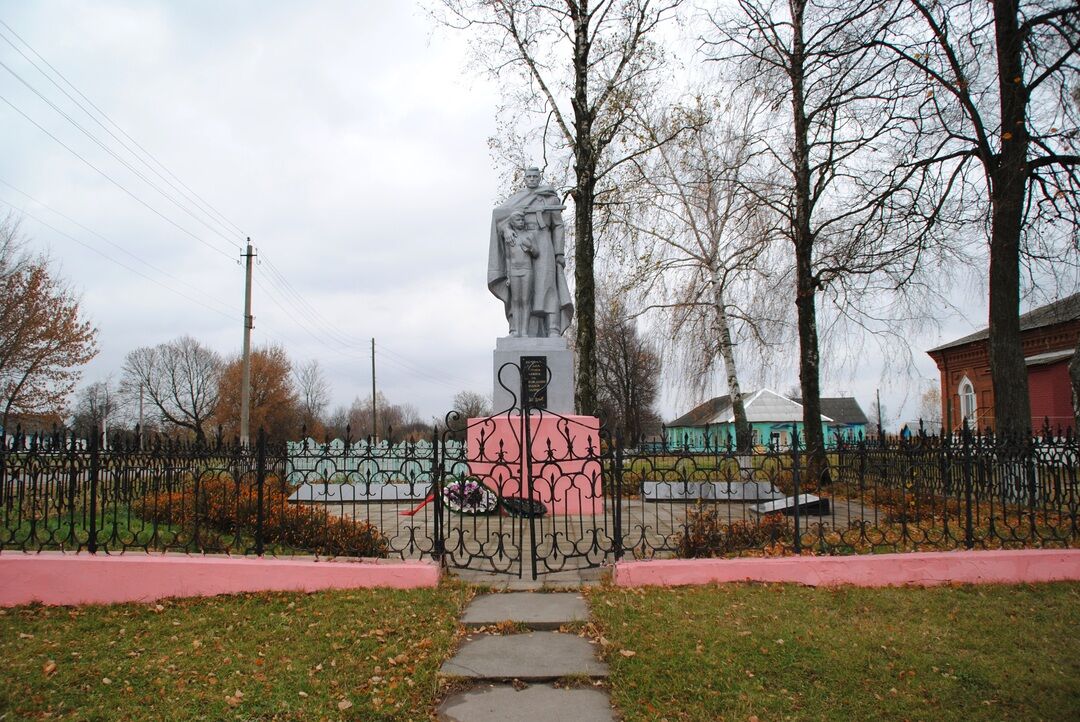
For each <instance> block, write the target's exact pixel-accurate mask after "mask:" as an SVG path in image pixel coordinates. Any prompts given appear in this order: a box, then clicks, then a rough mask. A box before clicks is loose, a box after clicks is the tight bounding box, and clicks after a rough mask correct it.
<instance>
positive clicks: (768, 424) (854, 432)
mask: <svg viewBox="0 0 1080 722" xmlns="http://www.w3.org/2000/svg"><path fill="white" fill-rule="evenodd" d="M743 399H744V402H743V403H744V404H745V406H746V416H747V419H748V420H749V421H750V426H751V429H752V430H753V432H752V433H753V443H754V446H756V447H765V446H774V447H776V448H780V449H786V448H789V447H790V446H791V439H792V432H793V431H795V432H797V433H798V434H799V436H800V438H801V437H802V436H803V420H802V418H803V407H802V404H800V403H799V402H798V401H796V400H794V399H789V398H787V397H786V396H781V395H780V394H778V393H776V392H775V391H770V390H769V389H762V390H761V391H757V392H755V393H752V394H746V395H744V396H743ZM821 411H822V414H821V430H822V433H823V434H824V435H825V439H826V444H828V445H829V446H833V445H835V443H836V440H837V439H838V438H840V437H847V438H852V439H854V438H859V437H860V436H861V435H864V434H865V433H866V424H867V419H866V414H864V413H863V411H862V409H861V408H860V407H859V404H858V402H857V401H855V399H853V398H847V397H840V398H828V399H825V398H823V399H821ZM664 433H665V436H664V438H665V441H666V442H667V444H668V446H669V447H676V448H686V449H688V450H690V451H702V450H704V449H706V448H708V449H716V448H718V447H719V448H721V449H722V448H726V447H727V446H728V444H729V443H730V444H731V446H733V447H734V445H735V412H734V410H733V409H732V407H731V397H730V396H728V395H725V396H717V397H716V398H714V399H710V400H708V401H706V402H705V403H703V404H701V405H700V406H697V407H695V408H694V409H693V410H691V411H690V412H689V413H686V414H684V415H683V416H680V417H679V418H677V419H675V420H674V421H672V422H671V423H670V424H668V425H667V427H666V428H665V432H664Z"/></svg>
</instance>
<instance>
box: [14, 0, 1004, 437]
mask: <svg viewBox="0 0 1080 722" xmlns="http://www.w3.org/2000/svg"><path fill="white" fill-rule="evenodd" d="M0 20H3V21H4V22H5V23H7V25H9V26H10V28H11V29H12V30H13V31H14V32H15V33H18V35H19V36H21V38H22V39H23V40H25V41H26V42H27V43H28V44H29V46H31V47H32V48H33V50H35V51H37V52H38V53H40V55H41V56H42V57H43V58H44V59H45V60H46V61H48V63H50V64H51V65H52V66H53V67H54V68H55V69H56V70H58V71H59V72H60V73H62V74H63V75H64V76H65V77H66V78H67V80H68V81H70V83H71V84H72V85H73V86H74V87H75V88H77V89H78V90H79V91H81V92H82V93H83V94H85V96H86V97H87V98H89V100H90V101H92V102H93V103H94V104H95V105H96V106H98V107H99V108H100V109H101V110H102V111H104V112H105V113H106V114H107V115H108V116H109V118H111V119H112V121H114V122H115V123H116V124H117V125H118V126H119V127H120V128H122V129H123V130H124V131H125V132H127V133H128V134H129V135H130V136H131V138H133V139H134V140H135V141H137V142H138V143H139V144H140V145H141V146H142V147H143V148H145V149H147V150H148V151H149V152H150V153H152V154H153V156H154V157H155V158H156V159H157V160H158V161H159V162H160V163H161V164H162V165H163V166H164V167H165V168H167V169H168V171H170V172H171V173H173V174H175V176H176V178H178V179H179V180H180V181H182V182H183V184H185V186H186V187H187V188H189V189H191V191H193V192H194V193H196V194H198V196H199V197H201V198H202V199H204V200H205V202H206V203H207V204H209V206H212V208H213V209H214V211H209V212H207V213H204V212H203V211H201V210H199V209H198V208H197V207H196V204H195V202H194V201H187V200H183V199H180V200H181V204H182V206H183V208H181V207H178V206H177V205H175V204H173V203H172V202H170V201H169V200H167V199H166V198H165V197H164V196H163V195H162V194H160V193H158V192H157V191H156V190H154V188H152V187H151V186H149V185H148V184H147V183H146V182H144V181H143V180H142V179H140V178H139V177H138V176H137V175H135V174H134V173H133V172H132V171H131V170H129V169H128V168H125V167H124V165H122V164H121V163H120V162H119V161H118V160H117V159H115V158H113V157H112V156H110V155H109V153H107V152H106V151H105V150H103V149H102V148H101V147H99V146H98V145H97V144H95V142H94V141H93V140H92V139H90V138H88V137H87V135H85V134H84V133H83V132H81V131H80V130H79V129H78V128H76V127H75V126H74V125H72V124H71V123H70V122H68V121H67V120H66V119H65V118H64V117H63V115H61V114H60V113H59V112H57V110H55V109H53V108H52V107H50V106H49V105H48V104H47V103H46V102H45V101H44V100H43V99H41V98H40V97H38V95H36V94H35V92H34V91H35V90H36V91H37V92H40V93H41V94H42V95H44V96H45V97H46V98H48V99H49V100H50V101H51V102H53V103H55V104H56V105H57V106H58V107H59V108H60V109H61V110H62V111H63V112H65V113H67V114H68V115H70V116H71V118H72V119H73V120H75V121H76V122H77V123H78V124H79V125H81V126H82V127H83V128H85V129H86V130H87V131H88V132H89V134H90V135H92V136H94V137H95V138H98V139H99V140H100V141H101V142H103V143H104V144H106V145H108V146H109V147H110V148H112V149H113V150H114V152H116V153H117V154H118V155H120V156H121V157H122V158H123V159H124V160H125V161H127V162H129V163H131V164H132V165H133V166H134V167H136V169H137V170H139V171H140V173H142V174H143V175H144V176H146V177H147V178H149V179H150V180H152V181H153V182H154V183H155V184H156V185H158V186H159V187H161V188H163V189H164V190H166V191H168V193H169V194H170V195H172V196H174V197H177V193H176V191H174V190H173V189H171V188H169V187H168V186H166V184H165V182H164V181H163V180H162V179H161V178H160V177H158V176H157V175H154V174H152V173H151V172H150V171H149V170H147V169H146V168H145V167H143V166H139V165H137V164H136V163H135V162H134V161H133V160H132V159H131V156H129V155H127V154H126V152H125V151H123V150H122V149H121V148H120V145H119V144H118V143H117V142H115V141H114V140H113V139H112V138H110V137H109V136H108V134H107V133H106V131H105V130H104V129H103V128H102V127H101V126H99V125H97V124H95V122H94V121H92V120H90V119H89V118H88V116H87V115H86V114H84V113H83V111H82V110H80V109H79V108H78V107H77V106H76V105H75V104H74V103H73V102H72V101H71V100H69V99H68V98H66V97H64V95H63V93H61V91H60V90H59V89H58V88H57V87H56V86H54V85H53V84H52V83H51V82H50V81H49V80H47V79H46V77H45V76H43V75H42V74H41V73H40V72H39V71H38V70H37V69H35V67H34V66H33V65H32V64H31V63H30V62H29V61H28V60H27V59H26V58H24V57H23V56H22V55H21V54H20V53H19V52H18V51H17V50H16V49H15V48H14V47H13V46H12V45H11V44H8V43H7V42H6V41H5V40H2V39H0V61H2V62H3V63H4V65H6V66H7V67H8V68H10V71H9V70H6V69H4V68H0V97H2V99H3V100H0V137H2V138H3V141H2V145H0V149H2V152H0V213H3V212H5V211H7V210H8V209H9V208H10V207H14V208H15V209H16V211H17V212H18V213H19V214H22V215H23V226H22V228H23V231H24V233H25V235H26V236H27V237H28V238H29V239H30V240H31V241H32V243H33V245H34V247H37V248H42V249H47V250H48V251H49V252H50V253H51V255H52V256H53V257H54V258H55V259H57V260H58V261H60V262H61V264H62V268H63V273H64V275H65V276H66V277H67V278H68V279H69V280H70V281H71V282H72V284H73V285H74V286H75V287H76V288H77V289H78V290H79V291H80V292H81V294H82V297H83V309H84V312H85V313H86V314H88V316H89V317H90V318H91V319H92V321H93V322H94V324H95V325H96V326H97V327H98V329H99V334H100V335H99V343H100V348H101V353H100V355H99V356H98V357H97V358H96V359H95V360H94V361H93V362H92V363H91V364H90V365H89V366H88V367H87V369H86V372H85V374H84V376H83V379H84V381H85V382H91V381H96V380H99V379H102V378H105V377H106V376H108V375H110V374H112V375H113V376H114V377H115V376H118V375H119V369H120V367H121V364H122V362H123V358H124V356H125V354H126V353H127V352H128V351H130V350H131V349H133V348H135V347H138V346H143V345H150V344H157V343H160V342H162V341H167V340H170V339H173V338H175V337H177V336H180V335H182V334H190V335H192V336H195V337H197V338H198V339H200V340H201V341H203V342H205V343H206V344H208V345H210V346H212V347H213V348H215V349H217V350H218V351H220V352H222V353H224V354H229V355H231V354H235V353H237V352H238V351H239V348H240V344H241V334H242V313H243V269H242V267H241V266H240V265H239V257H240V253H241V252H242V247H241V240H242V238H243V237H244V236H248V235H249V236H250V237H251V238H252V240H253V243H254V244H255V246H256V249H257V253H258V254H259V256H260V258H259V260H260V264H259V265H258V266H257V268H256V273H255V277H256V286H255V290H254V313H255V332H254V336H253V338H254V341H255V343H256V344H261V343H266V342H279V343H281V344H283V345H284V346H285V347H286V349H287V350H288V353H289V356H290V357H291V358H292V359H293V360H294V362H298V363H300V362H304V361H307V360H309V359H312V358H317V359H319V360H320V362H322V364H323V365H324V367H325V369H326V373H327V377H328V380H329V381H330V383H331V385H332V387H333V403H334V404H335V405H336V404H347V403H348V402H349V401H350V400H351V399H352V398H353V397H355V396H357V395H359V396H366V395H367V394H369V393H370V389H371V369H370V356H369V353H370V346H369V344H370V339H371V338H372V337H375V339H376V348H377V352H378V353H377V361H378V386H379V389H380V391H382V392H384V393H385V394H386V395H387V396H388V397H389V398H390V399H391V400H392V401H394V402H407V403H411V404H413V405H414V406H416V407H417V408H418V409H419V411H420V412H421V415H422V417H423V418H425V419H430V418H432V417H434V416H436V415H437V416H439V417H441V416H442V415H443V414H444V413H445V411H446V410H447V409H448V408H449V406H450V400H451V398H452V397H453V395H454V394H455V393H456V392H457V391H460V390H463V389H472V390H477V391H481V392H484V393H490V389H491V367H492V360H491V353H492V349H493V348H494V342H495V338H496V337H497V336H499V335H505V333H506V322H505V320H504V319H503V317H502V305H501V303H500V302H499V301H497V300H496V299H495V298H494V297H492V296H491V295H490V294H489V293H488V291H487V289H486V286H485V274H486V263H487V236H488V228H489V223H490V212H491V208H492V206H493V204H494V203H495V202H496V200H497V199H498V198H500V197H502V196H505V195H506V194H507V192H508V191H509V190H511V189H506V188H500V187H499V180H498V173H497V172H496V168H495V167H494V164H493V161H492V159H491V157H490V155H489V152H488V143H487V141H488V138H489V136H491V135H492V133H493V132H494V130H495V125H494V114H495V106H496V102H497V98H498V94H497V92H496V89H495V88H493V87H492V86H491V85H490V84H489V83H488V82H487V81H486V80H485V79H483V78H478V77H474V76H473V75H471V74H470V73H469V72H468V71H467V68H466V52H465V43H464V40H465V38H464V37H462V36H460V35H457V34H452V33H450V32H448V31H445V30H442V29H438V28H435V27H434V26H433V25H432V23H431V21H430V20H429V19H428V18H427V17H426V16H425V14H424V13H423V11H422V9H420V8H419V7H418V6H417V5H415V4H413V3H410V2H406V1H404V0H402V1H397V0H395V1H393V2H390V1H386V2H374V1H366V2H357V1H355V0H354V1H352V2H321V1H308V2H269V1H267V0H259V1H258V2H224V3H223V2H193V1H191V0H184V1H183V2H179V1H176V2H152V1H150V0H132V1H131V2H122V1H119V0H116V1H109V0H94V2H83V3H80V2H40V3H28V2H22V1H20V0H0ZM0 35H3V36H4V37H7V38H9V39H11V40H12V41H13V42H14V43H15V45H16V46H18V48H19V49H21V50H22V51H23V52H24V53H26V54H27V55H28V56H29V57H30V58H31V59H33V60H34V61H35V62H36V63H37V64H38V65H40V66H42V67H45V66H44V65H43V63H42V61H41V60H40V59H39V58H38V57H36V56H35V55H34V54H33V52H31V51H30V50H29V49H28V48H27V47H26V46H24V45H22V44H21V43H19V41H18V40H17V39H16V38H15V37H14V36H12V34H11V32H10V31H9V30H8V28H6V27H4V26H2V25H0ZM46 69H47V68H46ZM11 71H13V72H14V74H13V73H12V72H11ZM15 74H17V75H18V76H20V77H21V78H22V79H23V81H25V83H26V84H24V82H22V81H20V80H19V79H18V78H17V77H16V75H15ZM58 82H60V83H61V85H63V83H62V81H58ZM27 84H29V86H32V88H33V89H31V88H30V87H27ZM64 88H65V89H66V90H67V91H68V92H69V93H71V94H72V95H75V91H73V90H72V89H71V88H68V87H66V86H64ZM75 97H78V96H77V95H75ZM82 102H83V103H84V104H85V103H86V101H82ZM20 111H21V113H25V115H26V116H28V117H24V116H23V115H22V114H21V113H20ZM34 123H37V124H39V125H40V126H41V127H40V128H39V127H36V126H35V125H34ZM106 125H107V126H108V123H106ZM110 130H112V131H113V132H114V133H116V134H117V135H120V133H119V131H117V130H116V129H115V128H112V127H111V126H110ZM49 134H52V135H53V136H55V138H53V137H50V135H49ZM62 144H66V145H67V146H68V148H70V150H69V149H68V148H65V147H64V145H62ZM76 153H77V154H78V156H81V157H82V159H85V160H81V159H80V158H79V157H78V156H77V155H75V154H76ZM95 167H96V169H98V170H95ZM99 170H100V172H99ZM158 170H159V171H160V170H161V169H158ZM103 173H104V175H103ZM162 174H163V175H164V172H163V171H162ZM106 176H108V177H106ZM166 177H169V176H166ZM110 179H111V180H110ZM170 181H171V182H172V183H173V184H174V185H178V183H177V181H174V180H172V179H171V178H170ZM125 189H126V190H125ZM187 192H188V191H186V190H185V193H187ZM129 193H130V194H129ZM23 194H26V195H23ZM132 195H134V196H135V197H136V198H137V199H138V200H137V199H136V198H133V197H132ZM28 196H29V197H28ZM31 197H32V198H33V199H34V200H31ZM41 204H45V205H44V206H43V205H41ZM144 204H145V205H144ZM45 206H48V208H46V207H45ZM147 206H149V208H148V207H147ZM151 208H152V209H153V210H151ZM185 208H186V209H187V210H184V209H185ZM50 209H51V210H50ZM155 211H156V212H155ZM188 211H190V213H189V212H188ZM57 212H59V213H62V214H64V215H65V216H67V218H64V217H63V216H61V215H58V214H57ZM215 212H216V213H220V217H211V216H213V215H214V213H215ZM159 213H160V214H161V215H158V214H159ZM162 216H165V217H166V218H168V219H170V220H171V222H170V221H169V220H165V219H163V218H162ZM45 224H48V225H45ZM174 224H175V225H174ZM178 226H179V227H178ZM65 234H66V235H65ZM96 234H99V235H96ZM117 262H119V263H117ZM121 264H123V265H121ZM598 273H599V274H602V273H603V270H602V269H599V270H598ZM279 274H280V275H279ZM281 277H283V278H284V282H283V281H282V279H281ZM286 283H287V286H286ZM957 293H958V301H959V302H960V303H961V305H962V306H963V308H964V309H965V311H966V317H965V316H955V315H954V316H952V317H948V318H943V319H942V320H943V324H944V325H943V328H942V330H941V332H940V333H938V332H933V331H931V332H928V333H927V335H926V337H924V338H916V339H912V343H913V346H914V348H915V350H916V352H915V358H916V369H915V370H914V374H915V376H916V377H919V376H921V377H925V378H927V379H935V380H936V378H937V372H936V369H935V367H934V364H933V362H932V361H931V360H930V359H929V357H927V356H926V355H925V354H923V353H922V352H921V350H922V349H925V348H929V347H931V346H933V345H936V343H937V342H939V341H943V340H949V339H951V338H954V337H957V336H960V335H963V334H965V333H969V332H971V331H973V330H976V329H977V328H981V327H983V326H985V322H984V318H985V301H984V300H983V298H982V295H983V294H982V291H981V290H980V289H958V291H957ZM298 297H299V298H298ZM300 299H302V300H300ZM669 381H670V382H669V383H668V388H667V391H666V392H665V396H664V399H663V401H662V403H661V411H662V415H663V416H664V417H665V418H666V419H670V418H673V417H674V416H676V415H679V414H681V413H683V412H684V411H685V410H686V408H685V407H686V406H687V405H688V404H689V403H690V402H691V401H692V399H687V398H686V397H685V395H680V394H677V393H676V392H675V388H676V387H677V386H678V384H677V380H669ZM794 382H795V377H794V375H792V377H791V379H790V380H788V381H787V382H786V383H781V382H780V381H779V380H778V381H777V382H776V384H775V385H776V386H778V388H777V390H778V391H781V392H782V391H784V390H786V388H787V387H788V386H790V384H791V383H794ZM879 386H880V387H881V389H882V398H883V401H884V403H885V406H886V407H887V409H888V410H889V411H890V412H891V414H892V415H894V416H899V415H901V414H905V418H908V417H910V416H912V415H913V414H915V413H916V411H915V408H916V404H915V402H914V401H912V402H910V403H909V405H908V407H907V409H905V410H901V403H902V400H903V399H904V398H905V394H907V393H908V392H909V391H913V390H914V387H915V386H917V380H915V381H912V380H901V381H892V382H890V381H889V379H883V378H882V373H881V365H880V363H878V362H877V361H876V360H875V359H874V358H873V354H868V357H867V358H866V359H865V363H861V364H858V365H857V366H856V367H855V368H850V367H849V368H846V369H843V370H840V371H836V372H833V373H831V374H830V375H829V376H828V377H827V378H826V379H825V383H824V385H823V394H824V395H836V394H839V393H842V392H847V393H851V394H854V395H855V396H856V397H857V398H858V400H859V402H860V403H861V404H862V405H863V408H864V409H866V410H867V411H868V412H869V407H870V402H871V401H872V400H873V394H874V389H875V388H877V387H879ZM718 391H719V392H723V389H722V388H719V387H718Z"/></svg>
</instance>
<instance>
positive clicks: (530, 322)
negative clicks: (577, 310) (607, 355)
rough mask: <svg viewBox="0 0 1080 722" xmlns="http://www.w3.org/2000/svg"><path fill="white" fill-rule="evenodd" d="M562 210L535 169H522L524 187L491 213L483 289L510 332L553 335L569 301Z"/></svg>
mask: <svg viewBox="0 0 1080 722" xmlns="http://www.w3.org/2000/svg"><path fill="white" fill-rule="evenodd" d="M565 208H566V206H564V205H563V204H562V203H560V202H559V197H558V195H557V194H556V193H555V190H554V189H553V188H552V187H551V186H542V185H540V170H539V169H538V168H526V169H525V187H524V188H523V189H521V190H520V191H518V192H517V193H515V194H514V195H512V196H510V198H509V199H507V201H506V202H505V203H503V204H502V205H500V206H498V207H497V208H496V209H495V211H494V212H493V213H492V216H491V238H490V243H489V246H488V275H487V282H488V289H489V290H490V291H491V292H492V293H493V294H495V296H497V297H498V298H499V299H500V300H501V301H502V302H503V305H504V307H505V311H506V320H507V321H508V322H509V324H510V335H511V336H518V337H520V336H529V337H534V338H535V337H557V336H561V335H562V333H563V331H565V330H566V329H567V327H569V325H570V320H571V319H572V318H573V316H574V304H573V301H572V300H571V297H570V291H569V289H568V288H567V285H566V271H565V266H566V260H565V257H564V247H563V236H564V229H563V218H562V212H563V210H564V209H565Z"/></svg>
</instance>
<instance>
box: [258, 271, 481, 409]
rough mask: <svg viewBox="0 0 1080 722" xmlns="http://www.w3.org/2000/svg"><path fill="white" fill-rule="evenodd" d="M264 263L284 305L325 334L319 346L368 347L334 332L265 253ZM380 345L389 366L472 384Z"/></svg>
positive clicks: (445, 382)
mask: <svg viewBox="0 0 1080 722" xmlns="http://www.w3.org/2000/svg"><path fill="white" fill-rule="evenodd" d="M263 260H264V262H265V263H266V264H267V266H268V268H269V269H270V271H271V275H270V276H267V277H266V280H267V281H269V282H270V283H272V284H274V285H275V286H276V287H277V288H278V289H279V290H280V291H281V296H282V299H283V300H284V302H286V303H289V305H290V306H292V307H293V308H294V309H295V310H296V311H297V312H298V313H299V314H300V315H301V316H303V317H305V318H306V319H308V320H309V321H310V322H311V325H312V326H313V327H318V328H319V330H320V331H321V332H322V334H321V335H322V337H323V338H322V339H320V343H322V344H325V345H327V346H332V345H333V344H336V345H338V346H340V347H342V348H346V349H359V348H366V347H367V343H366V342H365V343H364V344H362V345H361V344H359V343H355V342H352V341H351V340H350V338H349V337H348V336H346V335H344V334H342V333H341V332H339V331H337V330H336V329H334V328H333V327H332V326H331V325H330V323H329V322H327V321H326V320H325V319H324V318H323V316H322V315H321V314H320V313H319V312H318V310H316V309H315V307H314V306H313V305H312V304H311V303H309V302H308V301H307V299H305V298H304V297H303V296H302V295H301V294H300V293H299V292H298V291H297V290H296V289H295V288H294V287H293V286H292V284H291V283H289V282H288V280H287V279H286V278H285V276H284V275H283V274H282V273H281V272H280V271H279V270H277V268H276V267H275V266H274V265H273V264H272V263H271V262H270V261H269V260H268V259H267V258H266V256H265V254H264V255H263ZM260 288H262V289H263V290H266V287H265V286H264V285H262V284H260ZM289 296H292V297H293V298H295V299H297V301H298V302H297V301H292V300H290V298H289ZM274 301H275V303H277V304H278V306H279V307H282V310H285V309H284V307H283V306H282V304H281V302H279V301H277V300H276V299H274ZM286 313H288V314H289V316H290V318H292V319H293V321H294V322H297V323H301V322H302V321H301V320H300V319H298V318H296V316H295V315H293V314H292V313H291V312H289V311H286ZM305 328H307V327H305ZM307 330H308V334H309V335H312V336H313V337H314V333H313V332H312V331H311V329H307ZM326 339H329V340H330V341H332V342H333V344H327V343H326ZM380 346H381V348H382V350H383V352H384V353H385V354H387V355H388V357H389V358H388V359H387V360H388V361H390V363H392V364H394V365H396V366H399V367H401V368H403V369H405V370H406V371H409V372H411V373H413V374H416V375H419V376H422V377H424V378H426V379H428V380H430V381H433V382H435V383H439V384H443V385H445V386H447V387H449V388H455V387H454V386H453V385H452V384H450V383H448V380H455V381H457V382H458V383H463V384H466V385H467V384H469V383H470V382H468V381H465V380H464V379H461V378H459V377H454V376H447V375H443V376H437V375H434V374H432V373H429V372H428V371H426V370H424V369H423V368H421V367H419V366H417V365H416V364H415V363H413V362H412V361H410V360H409V359H408V358H407V357H405V356H403V355H402V354H399V353H396V352H394V351H392V350H390V349H387V348H386V345H385V344H380ZM335 350H337V349H335ZM339 353H340V352H339ZM348 357H349V358H356V359H358V360H359V358H360V357H359V356H356V355H355V354H348Z"/></svg>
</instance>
